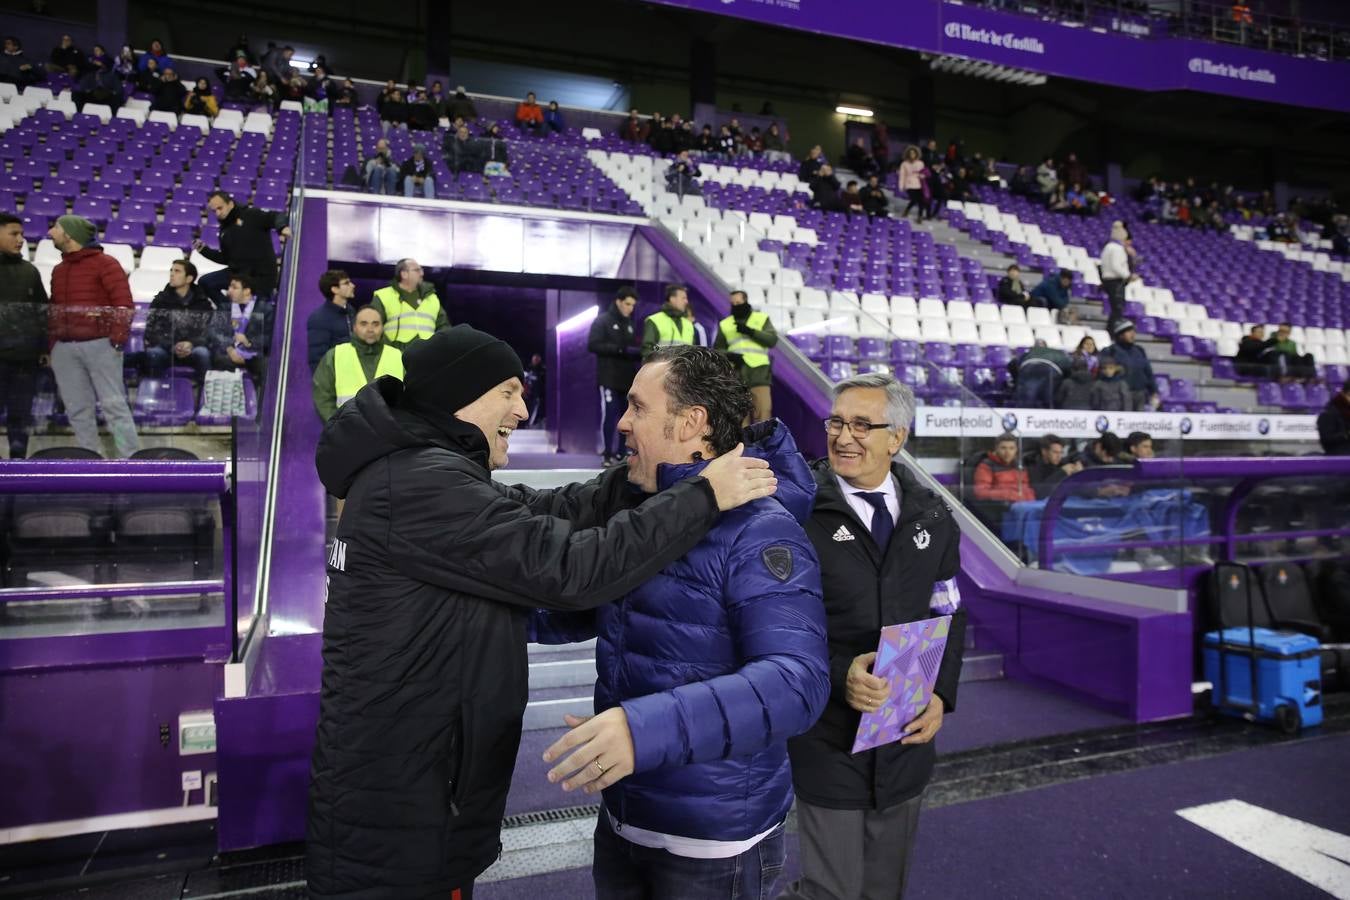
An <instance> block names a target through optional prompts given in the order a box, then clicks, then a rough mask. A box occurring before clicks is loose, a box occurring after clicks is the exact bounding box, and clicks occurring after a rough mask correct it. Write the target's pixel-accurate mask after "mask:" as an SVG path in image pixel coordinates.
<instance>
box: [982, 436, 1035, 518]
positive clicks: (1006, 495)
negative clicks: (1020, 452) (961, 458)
mask: <svg viewBox="0 0 1350 900" xmlns="http://www.w3.org/2000/svg"><path fill="white" fill-rule="evenodd" d="M975 499H976V500H997V501H1000V502H1003V503H1016V502H1017V501H1019V500H1035V499H1036V492H1035V491H1033V490H1032V489H1031V478H1030V477H1029V476H1028V475H1027V470H1026V469H1023V468H1022V467H1020V466H1019V465H1018V464H1017V438H1015V437H1013V436H1012V435H1011V434H1001V435H999V436H998V439H997V440H995V441H994V449H993V450H991V451H989V455H988V456H986V457H985V458H984V459H982V460H980V463H979V465H977V466H976V467H975Z"/></svg>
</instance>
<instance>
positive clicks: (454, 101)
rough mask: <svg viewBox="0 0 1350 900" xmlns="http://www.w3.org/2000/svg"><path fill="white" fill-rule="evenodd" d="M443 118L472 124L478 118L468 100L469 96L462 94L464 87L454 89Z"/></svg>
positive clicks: (476, 111) (475, 110)
mask: <svg viewBox="0 0 1350 900" xmlns="http://www.w3.org/2000/svg"><path fill="white" fill-rule="evenodd" d="M445 116H446V118H448V119H449V120H450V121H452V122H453V121H454V120H455V119H463V120H464V121H465V122H472V121H474V120H476V119H477V118H478V109H477V108H476V107H475V106H474V105H473V101H472V100H470V99H469V95H468V94H467V93H465V92H464V85H462V84H461V85H460V86H459V87H457V88H455V96H453V97H451V98H450V102H449V103H447V104H446V107H445Z"/></svg>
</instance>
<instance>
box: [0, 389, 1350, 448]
mask: <svg viewBox="0 0 1350 900" xmlns="http://www.w3.org/2000/svg"><path fill="white" fill-rule="evenodd" d="M1317 439H1318V440H1319V441H1321V442H1322V452H1323V453H1325V454H1326V455H1327V456H1350V381H1347V382H1346V383H1345V384H1343V385H1341V389H1340V391H1338V392H1337V393H1336V395H1335V396H1334V397H1332V398H1331V399H1330V400H1329V401H1327V405H1326V408H1325V409H1323V410H1322V412H1321V413H1320V414H1319V415H1318V416H1317ZM10 455H11V456H13V453H12V452H11V454H10Z"/></svg>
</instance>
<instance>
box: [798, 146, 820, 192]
mask: <svg viewBox="0 0 1350 900" xmlns="http://www.w3.org/2000/svg"><path fill="white" fill-rule="evenodd" d="M823 165H825V153H824V151H822V150H821V149H820V145H819V144H816V145H815V146H814V147H812V148H811V149H810V150H808V151H807V152H806V159H804V160H802V162H801V165H799V166H798V167H797V180H798V181H804V182H806V183H807V184H810V183H811V182H812V181H814V180H815V177H816V175H817V174H819V172H820V167H821V166H823Z"/></svg>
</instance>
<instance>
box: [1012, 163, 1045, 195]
mask: <svg viewBox="0 0 1350 900" xmlns="http://www.w3.org/2000/svg"><path fill="white" fill-rule="evenodd" d="M1008 190H1009V191H1010V192H1012V194H1013V196H1015V197H1038V196H1039V195H1040V187H1039V186H1038V185H1037V184H1036V172H1035V170H1034V169H1032V168H1031V166H1026V165H1023V166H1018V167H1017V171H1015V172H1013V177H1012V181H1011V182H1009V185H1008Z"/></svg>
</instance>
